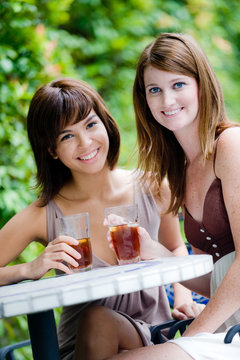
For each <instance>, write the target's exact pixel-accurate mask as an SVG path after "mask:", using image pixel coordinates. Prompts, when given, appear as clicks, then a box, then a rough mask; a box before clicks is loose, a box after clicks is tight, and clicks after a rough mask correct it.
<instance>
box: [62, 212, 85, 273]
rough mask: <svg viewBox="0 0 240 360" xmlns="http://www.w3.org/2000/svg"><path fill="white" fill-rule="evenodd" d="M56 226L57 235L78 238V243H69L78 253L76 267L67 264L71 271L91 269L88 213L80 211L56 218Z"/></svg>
mask: <svg viewBox="0 0 240 360" xmlns="http://www.w3.org/2000/svg"><path fill="white" fill-rule="evenodd" d="M56 228H57V233H58V235H68V236H71V237H73V238H74V239H76V240H78V245H71V246H72V247H73V248H74V249H76V250H77V251H78V252H79V253H80V254H81V258H80V259H75V260H76V261H77V262H78V266H77V267H73V266H72V265H70V264H68V266H69V268H70V269H71V270H72V271H73V272H79V271H86V270H91V268H92V248H91V242H90V221H89V214H88V213H80V214H75V215H70V216H63V217H58V218H56Z"/></svg>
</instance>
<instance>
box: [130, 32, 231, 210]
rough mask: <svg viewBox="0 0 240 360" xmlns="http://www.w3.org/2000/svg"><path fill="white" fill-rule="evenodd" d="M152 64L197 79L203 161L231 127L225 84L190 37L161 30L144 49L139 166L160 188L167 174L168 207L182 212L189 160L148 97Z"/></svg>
mask: <svg viewBox="0 0 240 360" xmlns="http://www.w3.org/2000/svg"><path fill="white" fill-rule="evenodd" d="M149 65H151V66H153V67H155V68H157V69H160V70H163V71H169V72H173V73H179V74H183V75H186V76H190V77H192V78H194V79H196V81H197V84H198V89H199V119H200V120H199V139H200V145H201V151H202V155H203V159H205V160H207V159H209V157H210V155H211V154H212V152H213V149H214V142H215V139H216V136H217V134H219V133H221V132H222V131H223V130H224V129H225V128H226V127H228V126H231V124H230V123H229V122H228V121H227V117H226V111H225V106H224V101H223V93H222V89H221V86H220V83H219V81H218V79H217V77H216V74H215V72H214V70H213V69H212V67H211V65H210V63H209V60H208V59H207V57H206V55H205V54H204V52H203V51H202V49H201V48H200V46H199V45H198V44H197V43H196V41H195V40H194V39H193V38H192V37H191V36H189V35H182V34H175V33H162V34H160V35H159V36H158V37H157V38H156V39H155V40H154V41H153V42H152V43H150V44H149V45H148V46H147V47H146V48H145V49H144V51H143V52H142V54H141V56H140V58H139V61H138V65H137V71H136V77H135V82H134V87H133V101H134V109H135V115H136V124H137V136H138V146H139V158H138V167H139V168H140V169H142V170H143V179H144V180H145V179H146V177H147V173H148V172H149V171H151V174H152V175H151V176H152V180H154V181H156V182H157V185H158V189H160V185H161V182H162V180H163V178H164V177H166V176H167V177H168V181H169V185H170V189H171V203H170V206H169V209H168V211H173V212H174V213H175V214H176V213H177V212H178V210H179V207H180V206H181V205H182V201H183V197H184V185H185V176H186V166H187V159H186V156H185V153H184V151H183V149H182V148H181V146H180V145H179V143H178V141H177V140H176V138H175V136H174V134H173V132H172V131H169V130H168V129H166V128H164V127H163V126H161V125H160V124H159V123H158V122H157V121H156V120H155V119H154V117H153V115H152V113H151V111H150V109H149V107H148V104H147V100H146V94H145V85H144V70H145V68H146V67H147V66H149Z"/></svg>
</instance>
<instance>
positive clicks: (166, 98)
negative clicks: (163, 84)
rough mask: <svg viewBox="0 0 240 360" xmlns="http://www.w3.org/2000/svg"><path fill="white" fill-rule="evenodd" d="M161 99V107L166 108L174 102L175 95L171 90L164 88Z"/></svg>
mask: <svg viewBox="0 0 240 360" xmlns="http://www.w3.org/2000/svg"><path fill="white" fill-rule="evenodd" d="M161 100H162V107H163V109H168V108H169V107H171V106H172V105H174V104H175V96H174V94H173V92H172V91H171V90H165V91H164V92H162V97H161Z"/></svg>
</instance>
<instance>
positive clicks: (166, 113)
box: [162, 107, 183, 116]
mask: <svg viewBox="0 0 240 360" xmlns="http://www.w3.org/2000/svg"><path fill="white" fill-rule="evenodd" d="M182 109H183V107H181V108H179V109H176V110H172V111H162V113H163V114H164V115H166V116H172V115H176V114H178V113H179V112H180V111H182Z"/></svg>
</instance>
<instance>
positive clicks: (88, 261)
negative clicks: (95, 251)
mask: <svg viewBox="0 0 240 360" xmlns="http://www.w3.org/2000/svg"><path fill="white" fill-rule="evenodd" d="M71 246H72V247H73V248H74V249H75V250H77V252H79V254H80V255H81V258H80V259H75V261H77V262H78V266H76V267H75V266H72V265H70V264H69V267H70V269H71V270H73V271H74V270H75V271H79V270H81V269H82V270H85V271H86V270H90V269H91V267H92V249H91V243H90V239H89V238H85V239H78V245H71Z"/></svg>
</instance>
